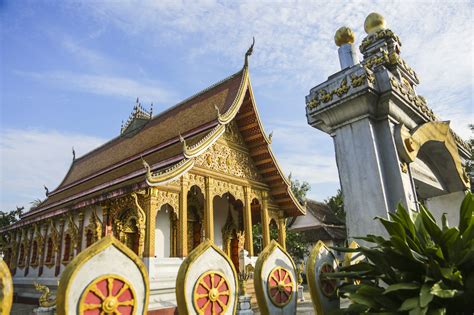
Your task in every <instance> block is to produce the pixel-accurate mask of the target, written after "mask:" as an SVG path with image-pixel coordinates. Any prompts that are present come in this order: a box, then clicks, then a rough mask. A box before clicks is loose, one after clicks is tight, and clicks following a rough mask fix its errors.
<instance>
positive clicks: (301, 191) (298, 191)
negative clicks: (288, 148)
mask: <svg viewBox="0 0 474 315" xmlns="http://www.w3.org/2000/svg"><path fill="white" fill-rule="evenodd" d="M288 179H289V180H290V183H291V191H292V192H293V195H295V197H296V199H298V201H299V202H300V203H301V204H304V202H305V200H306V194H307V193H308V191H310V190H311V186H310V185H309V183H308V182H306V181H303V182H300V181H299V180H297V179H293V178H292V176H291V173H290V175H289V176H288Z"/></svg>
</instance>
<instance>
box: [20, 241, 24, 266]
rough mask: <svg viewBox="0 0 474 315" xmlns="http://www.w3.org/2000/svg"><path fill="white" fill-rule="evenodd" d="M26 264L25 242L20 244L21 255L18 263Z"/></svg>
mask: <svg viewBox="0 0 474 315" xmlns="http://www.w3.org/2000/svg"><path fill="white" fill-rule="evenodd" d="M24 264H25V247H24V245H23V244H20V255H19V259H18V265H19V266H23V265H24Z"/></svg>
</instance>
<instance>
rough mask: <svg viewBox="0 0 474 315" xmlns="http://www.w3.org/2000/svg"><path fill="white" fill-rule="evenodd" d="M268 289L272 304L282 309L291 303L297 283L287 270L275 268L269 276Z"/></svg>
mask: <svg viewBox="0 0 474 315" xmlns="http://www.w3.org/2000/svg"><path fill="white" fill-rule="evenodd" d="M267 288H268V295H269V296H270V300H271V301H272V303H273V304H275V305H276V306H278V307H280V308H281V307H284V306H285V305H287V304H288V303H290V300H291V296H292V294H293V290H294V288H295V283H294V281H293V278H292V277H291V273H290V272H289V271H288V270H287V269H285V268H283V267H275V268H273V270H272V272H270V275H269V276H268V281H267Z"/></svg>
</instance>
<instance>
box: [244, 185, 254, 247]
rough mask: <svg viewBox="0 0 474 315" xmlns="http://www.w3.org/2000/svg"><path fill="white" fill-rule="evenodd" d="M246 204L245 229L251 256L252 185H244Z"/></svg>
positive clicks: (246, 245) (246, 242)
mask: <svg viewBox="0 0 474 315" xmlns="http://www.w3.org/2000/svg"><path fill="white" fill-rule="evenodd" d="M244 199H245V205H244V209H243V211H242V212H243V215H244V231H245V249H246V250H247V251H248V252H249V256H253V235H252V200H250V187H248V186H244Z"/></svg>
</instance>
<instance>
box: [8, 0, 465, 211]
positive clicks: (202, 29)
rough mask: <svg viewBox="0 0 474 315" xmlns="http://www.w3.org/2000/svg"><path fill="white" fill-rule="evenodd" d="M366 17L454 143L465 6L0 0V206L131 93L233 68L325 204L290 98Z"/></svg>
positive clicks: (323, 74) (297, 96)
mask: <svg viewBox="0 0 474 315" xmlns="http://www.w3.org/2000/svg"><path fill="white" fill-rule="evenodd" d="M372 11H377V12H379V13H381V14H383V15H384V16H385V17H386V20H387V24H388V27H389V28H391V29H392V30H393V31H394V32H396V33H397V34H398V35H399V36H400V38H401V41H402V45H403V46H402V57H403V58H404V59H405V60H406V61H407V62H408V64H410V65H411V66H412V68H413V69H415V71H417V73H418V74H419V77H420V78H421V84H420V86H419V87H418V89H417V91H418V92H419V94H421V95H424V96H425V97H426V98H427V100H428V103H429V106H430V107H431V108H433V110H434V112H435V113H436V114H438V116H439V117H440V118H441V119H443V120H451V121H452V127H453V128H454V129H455V131H456V132H458V133H459V134H460V135H462V136H463V137H464V138H466V139H467V138H468V137H469V136H470V132H469V130H468V128H467V124H468V123H469V122H472V121H474V120H473V87H474V84H473V51H472V49H473V46H472V42H473V35H472V27H473V24H472V23H473V22H472V21H473V16H472V15H473V5H472V4H471V3H470V2H469V1H451V2H436V1H430V2H426V1H425V2H416V1H412V2H408V1H402V2H391V1H390V2H389V1H384V2H381V1H363V2H362V1H331V2H328V1H299V2H284V1H241V2H237V1H210V0H209V1H189V2H187V1H177V0H175V1H83V2H81V1H22V0H18V1H6V0H3V1H2V0H0V23H1V30H0V34H1V43H0V45H1V46H0V49H1V51H0V52H1V55H0V57H1V69H0V71H1V75H0V80H1V81H0V82H1V90H0V91H1V98H0V102H1V120H0V123H1V125H0V150H1V151H0V162H1V195H0V210H9V209H12V208H14V207H15V206H16V205H18V206H26V207H27V208H28V207H29V206H30V205H29V202H30V201H32V200H34V199H36V198H44V189H43V184H45V185H46V186H48V187H49V189H50V190H51V189H54V188H55V187H56V186H57V185H58V184H59V182H60V181H61V179H62V178H63V176H64V175H65V173H66V171H67V169H68V167H69V165H70V163H71V159H72V153H71V147H72V146H74V147H75V150H76V154H77V156H80V155H82V154H84V153H86V152H88V151H89V150H91V149H93V148H94V147H96V146H98V145H100V144H102V143H104V142H105V141H107V140H109V139H111V138H113V137H115V136H117V135H118V133H119V130H120V124H121V121H122V120H126V119H127V118H128V115H129V113H130V111H131V109H132V107H133V104H134V101H135V99H136V97H137V96H138V97H140V99H141V101H142V104H144V105H145V106H148V105H149V104H150V103H151V102H153V103H154V112H155V113H157V112H160V111H161V110H163V109H166V108H168V107H170V106H172V105H173V104H175V103H177V102H179V101H180V100H182V99H185V98H186V97H188V96H190V95H192V94H194V93H195V92H197V91H199V90H201V89H203V88H205V87H207V86H209V85H211V84H213V83H214V82H216V81H219V80H221V79H223V78H224V77H226V76H228V75H230V74H232V73H234V72H236V71H238V70H239V69H240V68H241V66H242V64H243V55H244V53H245V51H246V49H247V48H248V46H249V44H250V43H251V39H252V36H255V38H256V44H255V49H254V54H253V56H252V57H251V61H250V65H251V70H250V71H251V80H252V84H253V87H254V92H255V95H256V100H257V105H258V107H259V110H260V114H261V118H262V119H263V123H264V126H265V128H266V131H267V132H268V133H269V132H271V131H273V133H274V136H273V144H272V147H273V150H274V152H275V154H276V157H277V159H278V160H279V163H280V164H281V166H282V167H283V169H284V171H285V172H286V173H287V174H288V173H289V172H292V173H293V175H294V177H295V178H298V179H300V180H306V181H308V182H310V184H311V187H312V188H311V191H310V193H309V195H310V197H312V198H315V199H318V200H323V199H325V198H327V197H328V196H331V195H333V194H334V193H335V192H336V190H337V188H338V186H339V179H338V174H337V168H336V164H335V158H334V148H333V144H332V140H331V138H330V137H329V136H328V135H326V134H324V133H322V132H320V131H317V130H315V129H312V128H311V127H309V126H308V125H307V123H306V118H305V110H304V106H305V103H304V96H305V95H306V94H307V93H308V91H309V89H310V88H311V87H313V86H315V85H317V84H318V83H320V82H323V81H324V80H325V79H326V78H327V76H329V75H330V74H332V73H334V72H336V71H338V68H339V66H338V59H337V47H336V46H335V45H334V42H333V36H334V32H335V31H336V30H337V28H339V27H340V26H343V25H347V26H350V27H352V28H353V30H354V31H355V33H356V36H357V38H356V44H357V45H358V44H359V43H360V42H361V40H362V39H363V37H364V35H365V33H364V32H363V23H364V19H365V17H366V16H367V14H368V13H370V12H372Z"/></svg>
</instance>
